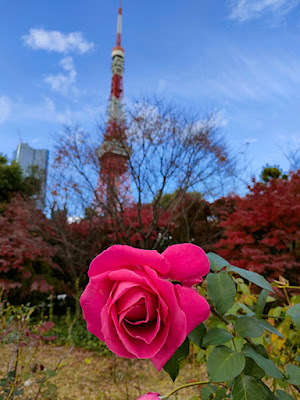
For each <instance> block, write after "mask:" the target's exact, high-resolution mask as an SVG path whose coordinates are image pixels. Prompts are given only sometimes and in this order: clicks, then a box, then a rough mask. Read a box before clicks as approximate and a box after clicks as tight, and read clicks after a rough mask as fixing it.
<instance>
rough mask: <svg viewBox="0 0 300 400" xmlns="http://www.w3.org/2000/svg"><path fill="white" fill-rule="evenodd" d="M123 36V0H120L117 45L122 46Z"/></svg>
mask: <svg viewBox="0 0 300 400" xmlns="http://www.w3.org/2000/svg"><path fill="white" fill-rule="evenodd" d="M121 36H122V0H120V5H119V13H118V27H117V46H121Z"/></svg>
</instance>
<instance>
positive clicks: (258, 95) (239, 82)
mask: <svg viewBox="0 0 300 400" xmlns="http://www.w3.org/2000/svg"><path fill="white" fill-rule="evenodd" d="M286 59H289V63H288V64H287V63H286ZM299 70H300V58H299V59H297V58H296V59H292V58H289V57H288V54H287V55H284V56H281V57H278V56H275V55H272V54H270V53H265V54H259V53H257V54H255V55H254V54H252V55H244V54H243V53H241V52H240V53H239V52H238V51H235V53H234V54H233V55H232V57H231V62H230V64H229V65H228V66H226V67H225V66H224V68H223V70H222V71H221V72H220V74H219V76H218V77H217V78H215V77H210V78H208V79H207V80H206V82H205V84H204V85H203V88H202V91H203V92H205V91H206V92H207V93H208V94H209V93H218V94H219V95H222V96H223V97H225V98H227V99H229V100H237V101H244V100H253V101H265V100H266V99H279V98H280V99H290V98H291V96H294V95H296V94H297V90H298V87H299V84H300V76H299Z"/></svg>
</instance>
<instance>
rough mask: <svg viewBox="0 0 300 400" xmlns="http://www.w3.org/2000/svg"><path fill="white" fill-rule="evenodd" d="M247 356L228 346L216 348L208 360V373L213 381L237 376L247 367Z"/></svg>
mask: <svg viewBox="0 0 300 400" xmlns="http://www.w3.org/2000/svg"><path fill="white" fill-rule="evenodd" d="M245 363H246V360H245V357H244V355H243V354H240V353H236V352H235V351H233V350H231V349H230V348H229V347H226V346H219V347H216V348H214V349H213V350H212V351H211V352H210V354H209V356H208V360H207V365H206V367H207V373H208V377H209V380H210V381H211V382H224V381H227V380H229V379H233V378H235V377H236V376H237V375H238V374H240V373H241V372H242V371H243V369H244V368H245Z"/></svg>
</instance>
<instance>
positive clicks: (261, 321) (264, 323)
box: [258, 319, 284, 339]
mask: <svg viewBox="0 0 300 400" xmlns="http://www.w3.org/2000/svg"><path fill="white" fill-rule="evenodd" d="M258 322H259V325H260V326H262V327H263V328H264V329H266V330H267V331H269V332H272V333H274V334H275V335H277V336H279V337H281V338H282V339H284V336H283V334H282V333H281V332H279V330H278V329H276V328H275V326H273V325H271V324H270V322H268V321H265V320H264V319H259V320H258Z"/></svg>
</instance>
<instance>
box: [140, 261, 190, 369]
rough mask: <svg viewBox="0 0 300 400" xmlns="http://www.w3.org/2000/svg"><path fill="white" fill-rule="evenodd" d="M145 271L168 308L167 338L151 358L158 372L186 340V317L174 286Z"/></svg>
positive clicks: (151, 272)
mask: <svg viewBox="0 0 300 400" xmlns="http://www.w3.org/2000/svg"><path fill="white" fill-rule="evenodd" d="M145 270H146V272H147V273H148V275H149V278H150V279H151V280H152V282H153V285H154V284H155V286H156V287H157V291H158V293H160V295H161V298H163V299H164V301H165V302H166V304H167V306H168V317H167V321H168V322H169V323H170V326H169V332H168V337H167V338H166V341H165V344H164V345H163V346H162V348H161V349H160V350H159V351H158V352H157V353H156V354H155V355H154V356H153V357H151V361H152V362H153V364H154V366H155V368H156V369H157V370H158V371H160V370H161V369H162V367H163V366H164V365H165V364H166V362H167V361H168V360H169V359H170V358H171V357H172V355H173V354H174V353H175V351H176V350H177V349H178V347H179V346H180V345H181V344H182V343H183V341H184V339H185V338H186V316H185V313H184V312H183V311H182V310H181V309H180V307H179V305H178V299H177V296H176V293H175V285H173V284H172V283H171V282H169V281H166V280H164V279H158V278H157V274H156V273H155V271H153V270H151V269H150V268H145Z"/></svg>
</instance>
